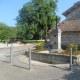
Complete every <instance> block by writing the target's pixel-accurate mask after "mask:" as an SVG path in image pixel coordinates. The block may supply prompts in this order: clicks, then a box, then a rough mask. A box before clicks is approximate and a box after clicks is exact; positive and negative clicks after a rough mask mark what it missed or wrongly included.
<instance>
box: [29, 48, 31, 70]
mask: <svg viewBox="0 0 80 80" xmlns="http://www.w3.org/2000/svg"><path fill="white" fill-rule="evenodd" d="M29 70H31V49H30V48H29Z"/></svg>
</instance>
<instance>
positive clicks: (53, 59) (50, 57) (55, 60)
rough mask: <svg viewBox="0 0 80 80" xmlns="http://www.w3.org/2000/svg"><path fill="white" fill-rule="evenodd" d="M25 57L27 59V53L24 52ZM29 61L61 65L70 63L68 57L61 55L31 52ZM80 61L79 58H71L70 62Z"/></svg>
mask: <svg viewBox="0 0 80 80" xmlns="http://www.w3.org/2000/svg"><path fill="white" fill-rule="evenodd" d="M25 55H26V56H27V57H29V52H25ZM31 59H32V60H35V61H40V62H45V63H52V64H60V63H61V64H63V63H70V56H67V55H61V54H57V53H56V54H48V53H36V52H31ZM77 59H80V57H78V58H77V57H76V56H73V57H72V61H74V60H77Z"/></svg>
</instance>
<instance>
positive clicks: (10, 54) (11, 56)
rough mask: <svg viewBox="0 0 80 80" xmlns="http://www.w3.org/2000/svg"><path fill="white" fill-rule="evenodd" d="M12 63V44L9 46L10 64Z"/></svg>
mask: <svg viewBox="0 0 80 80" xmlns="http://www.w3.org/2000/svg"><path fill="white" fill-rule="evenodd" d="M11 62H12V44H11V47H10V63H11Z"/></svg>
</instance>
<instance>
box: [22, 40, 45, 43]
mask: <svg viewBox="0 0 80 80" xmlns="http://www.w3.org/2000/svg"><path fill="white" fill-rule="evenodd" d="M23 42H24V43H38V42H44V41H43V40H24V41H23Z"/></svg>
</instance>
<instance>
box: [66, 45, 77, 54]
mask: <svg viewBox="0 0 80 80" xmlns="http://www.w3.org/2000/svg"><path fill="white" fill-rule="evenodd" d="M70 48H72V52H73V53H75V52H76V51H77V50H78V45H76V44H69V45H68V46H67V48H66V50H67V51H68V52H69V51H70Z"/></svg>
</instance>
